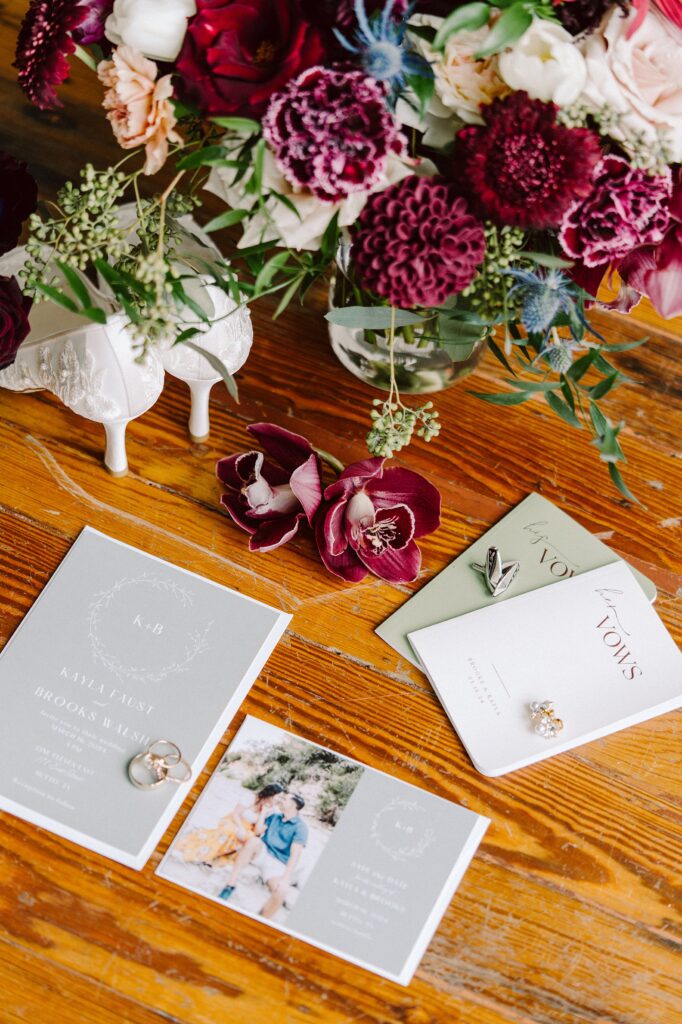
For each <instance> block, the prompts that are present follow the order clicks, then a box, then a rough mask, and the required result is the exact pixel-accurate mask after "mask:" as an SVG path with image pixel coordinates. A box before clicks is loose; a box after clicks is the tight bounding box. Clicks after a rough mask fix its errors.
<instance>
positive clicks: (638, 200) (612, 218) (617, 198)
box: [559, 155, 672, 267]
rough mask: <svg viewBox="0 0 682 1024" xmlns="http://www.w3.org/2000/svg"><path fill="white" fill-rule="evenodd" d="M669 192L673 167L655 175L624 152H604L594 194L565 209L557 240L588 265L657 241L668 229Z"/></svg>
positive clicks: (615, 257) (593, 265)
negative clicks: (620, 153) (632, 163)
mask: <svg viewBox="0 0 682 1024" xmlns="http://www.w3.org/2000/svg"><path fill="white" fill-rule="evenodd" d="M671 193H672V177H671V175H670V172H669V171H668V173H667V174H666V175H658V176H652V175H650V174H647V173H646V171H644V170H641V169H640V168H636V167H632V166H631V165H630V164H629V163H628V161H627V160H624V159H623V158H622V157H620V156H612V155H609V156H605V157H604V158H603V159H602V160H600V162H599V163H598V164H597V167H596V169H595V172H594V183H593V190H592V192H591V193H590V195H589V196H588V197H587V199H578V200H576V202H574V203H573V204H572V205H571V206H570V207H569V208H568V210H567V211H566V213H565V215H564V219H563V221H562V224H561V232H560V234H559V241H560V242H561V244H562V246H563V248H564V251H565V252H566V253H567V254H568V255H569V256H571V257H573V259H577V260H581V261H582V262H583V263H584V264H585V265H586V266H588V267H597V266H599V265H600V264H602V263H610V262H612V261H613V260H618V259H622V258H623V257H624V256H627V255H628V254H629V253H631V252H632V251H633V250H634V249H638V248H640V247H641V246H645V245H656V244H657V243H658V242H660V241H662V239H663V236H664V235H665V232H666V230H667V228H668V224H669V221H670V213H669V209H668V207H669V202H670V196H671Z"/></svg>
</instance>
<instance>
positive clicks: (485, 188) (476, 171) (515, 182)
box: [455, 92, 601, 228]
mask: <svg viewBox="0 0 682 1024" xmlns="http://www.w3.org/2000/svg"><path fill="white" fill-rule="evenodd" d="M556 115H557V107H556V106H555V105H554V104H553V103H542V102H541V101H540V100H532V99H530V97H529V96H528V94H527V93H525V92H513V93H512V94H511V95H510V96H507V97H505V98H504V99H496V100H494V101H493V102H492V103H491V104H490V106H488V107H486V108H485V111H484V116H485V118H486V123H485V124H484V125H482V126H477V125H470V126H468V127H466V128H463V129H462V130H461V131H460V132H459V133H458V135H457V146H456V150H455V157H456V160H457V171H458V175H459V176H460V178H461V181H462V183H463V185H464V186H465V187H466V188H467V189H468V190H469V192H470V195H471V197H472V199H473V201H474V205H475V207H476V209H477V212H480V213H481V214H482V215H483V216H484V217H488V218H490V220H493V221H496V222H497V223H498V224H514V225H518V226H519V227H523V228H554V227H558V225H559V224H560V223H561V219H562V217H563V215H564V214H565V212H566V210H567V209H568V208H569V206H570V205H571V204H572V203H573V202H574V201H575V200H577V199H584V198H585V196H587V195H589V193H590V192H591V190H592V173H593V171H594V168H595V165H596V164H597V162H598V160H599V159H600V157H601V150H600V147H599V136H598V135H597V134H596V132H592V131H589V130H588V129H586V128H565V127H564V126H563V125H560V124H558V123H557V120H556Z"/></svg>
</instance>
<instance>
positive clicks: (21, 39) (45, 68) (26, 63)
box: [14, 0, 87, 110]
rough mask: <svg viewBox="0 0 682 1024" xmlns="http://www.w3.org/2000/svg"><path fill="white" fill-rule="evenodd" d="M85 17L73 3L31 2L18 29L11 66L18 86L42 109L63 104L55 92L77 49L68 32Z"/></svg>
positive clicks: (67, 0)
mask: <svg viewBox="0 0 682 1024" xmlns="http://www.w3.org/2000/svg"><path fill="white" fill-rule="evenodd" d="M86 15H87V11H86V9H85V8H84V7H81V6H79V5H78V4H76V3H74V0H31V3H30V5H29V8H28V11H27V12H26V16H25V18H24V20H23V22H22V23H21V28H20V29H19V35H18V37H17V50H16V55H15V59H14V67H15V68H17V69H18V71H19V75H18V81H19V85H20V86H21V88H22V89H23V90H24V92H25V93H26V95H27V96H28V98H29V100H30V101H31V103H34V104H35V106H36V107H40V109H41V110H50V109H55V108H56V107H61V106H62V105H63V104H62V103H61V102H60V101H59V100H58V99H57V93H56V91H55V90H56V88H57V86H59V85H61V83H62V82H63V81H64V79H65V78H66V77H67V75H68V74H69V62H68V60H67V59H66V58H67V56H68V55H69V54H71V53H73V52H74V50H75V49H76V44H75V43H74V41H73V39H72V38H71V35H70V33H71V32H73V31H74V29H75V28H77V27H78V25H80V23H81V22H82V21H83V20H84V19H85V17H86Z"/></svg>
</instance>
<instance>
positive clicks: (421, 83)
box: [405, 74, 436, 117]
mask: <svg viewBox="0 0 682 1024" xmlns="http://www.w3.org/2000/svg"><path fill="white" fill-rule="evenodd" d="M405 80H406V82H407V84H408V85H409V87H410V89H411V90H412V92H413V93H414V94H415V96H416V97H417V99H418V100H419V116H420V117H424V114H425V113H426V111H427V109H428V106H429V102H430V101H431V98H432V96H433V92H434V89H435V85H436V83H435V79H434V77H433V74H431V76H430V77H429V76H427V75H425V74H424V75H406V78H405Z"/></svg>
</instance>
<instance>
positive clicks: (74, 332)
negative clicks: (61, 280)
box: [0, 218, 253, 476]
mask: <svg viewBox="0 0 682 1024" xmlns="http://www.w3.org/2000/svg"><path fill="white" fill-rule="evenodd" d="M181 223H182V224H183V227H184V228H185V230H186V231H187V233H188V237H189V238H191V239H194V242H195V244H196V242H197V241H200V243H201V244H200V245H199V246H197V251H199V250H201V249H203V250H204V252H205V251H206V249H208V250H210V256H211V258H212V259H215V257H216V255H218V256H220V253H219V251H218V250H217V249H216V247H215V246H214V244H213V243H212V242H211V240H210V239H209V238H208V236H207V235H205V234H204V233H203V232H202V231H201V230H200V229H199V227H198V226H197V225H196V224H195V222H194V221H193V220H192V219H191V218H183V220H182V222H181ZM25 259H26V255H25V251H24V249H23V248H18V249H14V250H13V251H12V252H10V253H7V254H6V255H5V256H3V257H2V258H0V274H3V275H16V274H17V273H18V271H19V269H20V268H21V267H22V265H23V264H24V262H25ZM185 287H186V290H187V291H188V293H189V294H190V295H191V297H192V298H193V299H194V301H195V302H198V303H199V304H200V305H201V307H202V309H204V311H205V312H206V313H207V315H208V316H209V317H210V318H211V320H215V321H216V322H215V323H213V324H212V325H211V326H210V328H209V329H208V330H206V331H204V332H202V333H201V334H198V335H197V336H196V337H195V338H194V339H193V341H194V342H195V343H196V344H197V345H198V346H199V347H200V348H202V349H205V350H206V351H207V352H211V353H212V354H213V355H214V356H217V357H218V359H219V360H220V361H221V362H222V363H223V364H224V365H225V366H226V368H227V370H228V371H229V372H230V373H231V374H232V373H236V371H237V370H238V369H239V368H240V367H241V366H242V365H243V364H244V363H245V362H246V359H247V357H248V354H249V352H250V349H251V344H252V341H253V329H252V327H251V318H250V311H249V310H248V308H247V307H245V306H243V307H241V308H240V309H236V304H235V302H234V301H233V299H232V298H230V296H229V295H227V294H226V293H225V292H224V291H223V290H222V289H221V288H218V287H217V286H216V285H214V284H211V283H210V282H209V279H208V278H206V279H202V278H196V279H195V280H189V281H187V282H186V284H185ZM103 291H104V289H103ZM101 299H102V295H99V296H98V300H99V302H100V303H101ZM234 310H236V312H233V311H234ZM183 319H185V318H183ZM186 319H187V321H188V322H192V323H194V322H196V317H195V316H194V314H192V313H191V312H190V311H189V310H188V311H187V317H186ZM29 320H30V323H31V332H30V334H29V335H28V337H27V338H26V339H25V340H24V341H23V342H22V344H21V346H20V348H19V351H18V353H17V357H16V360H15V362H14V363H13V364H12V365H11V366H8V367H7V368H6V369H5V370H1V371H0V387H4V388H7V389H9V390H10V391H40V390H45V391H50V392H51V393H52V394H54V395H56V396H57V398H59V399H60V400H61V401H62V402H63V403H64V405H66V406H67V407H68V408H69V409H71V410H72V411H73V412H75V413H76V414H77V415H79V416H83V417H84V418H85V419H89V420H93V421H95V422H96V423H101V424H102V425H103V426H104V431H105V435H106V450H105V454H104V464H105V466H106V468H107V469H108V470H109V471H110V472H111V473H113V474H114V475H115V476H123V475H124V474H125V473H126V472H127V469H128V461H127V457H126V447H125V432H126V427H127V425H128V423H129V422H130V421H131V420H133V419H136V418H137V417H138V416H141V415H142V414H143V413H145V412H146V411H147V410H148V409H150V408H151V407H152V405H154V403H155V402H156V400H157V398H158V397H159V395H160V394H161V391H162V390H163V383H164V370H167V371H168V372H169V373H170V374H172V375H173V376H174V377H178V378H179V379H180V380H184V381H185V382H186V383H187V385H188V386H189V389H190V393H191V412H190V418H189V432H190V435H191V437H192V438H193V440H205V439H206V438H207V437H208V433H209V414H208V401H209V395H210V391H211V388H212V387H213V385H214V384H216V383H217V382H218V381H219V380H221V379H222V378H221V376H220V374H219V373H218V372H217V371H216V370H215V369H214V368H213V367H212V366H211V365H210V363H209V362H208V361H207V360H206V359H205V358H204V356H202V355H201V354H200V353H199V352H197V351H196V350H194V349H190V348H189V347H187V346H185V345H184V344H180V345H175V346H173V347H172V348H169V349H166V350H165V351H163V350H157V349H151V350H150V351H149V353H148V354H147V356H146V357H145V359H144V361H141V362H140V361H138V360H137V359H136V353H135V347H134V346H135V341H134V339H133V337H132V336H131V334H130V332H129V331H128V328H127V326H126V324H127V318H126V316H125V314H123V313H121V312H112V313H111V315H110V316H109V317H108V318H107V322H106V323H105V324H97V323H93V322H91V321H88V320H84V319H83V317H81V316H78V315H77V314H75V313H72V312H70V311H69V310H67V309H64V308H63V307H62V306H59V305H58V304H57V303H55V302H53V301H52V300H51V299H45V300H42V301H41V302H38V303H35V304H34V306H33V308H32V309H31V312H30V315H29Z"/></svg>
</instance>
